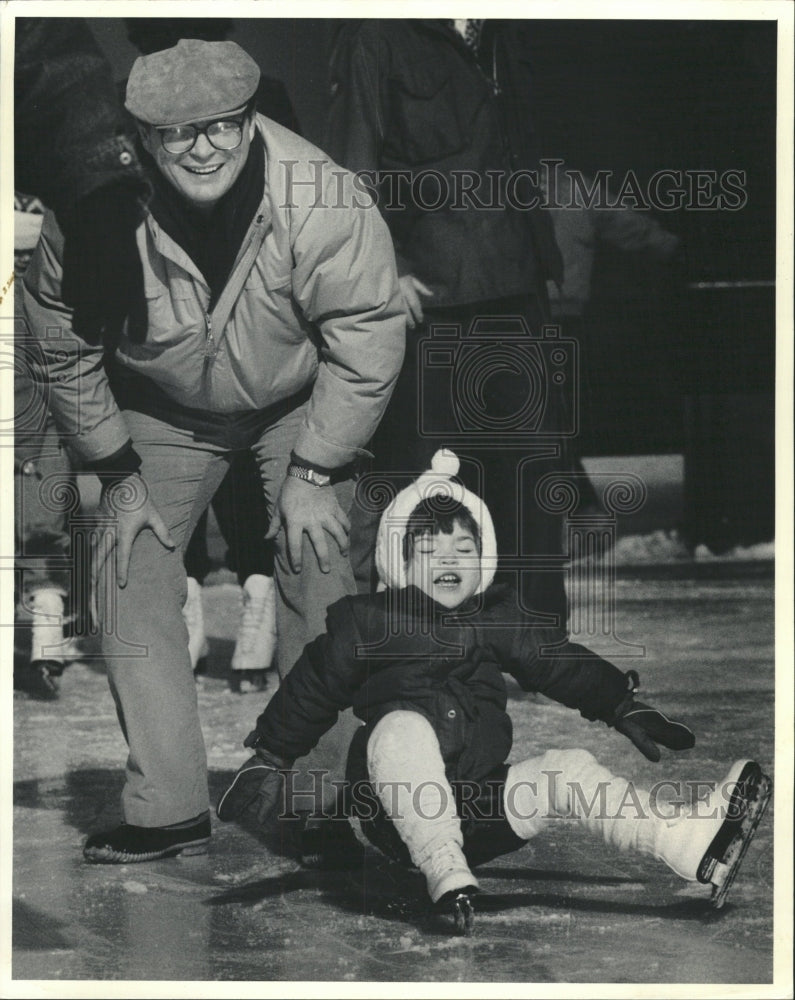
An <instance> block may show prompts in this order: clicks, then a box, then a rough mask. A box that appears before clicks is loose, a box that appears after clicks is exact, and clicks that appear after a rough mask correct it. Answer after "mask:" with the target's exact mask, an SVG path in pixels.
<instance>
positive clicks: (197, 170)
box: [182, 163, 223, 177]
mask: <svg viewBox="0 0 795 1000" xmlns="http://www.w3.org/2000/svg"><path fill="white" fill-rule="evenodd" d="M222 166H223V163H214V164H213V165H212V166H209V167H188V166H185V164H183V165H182V169H183V170H187V171H188V173H189V174H197V175H198V176H199V177H207V176H208V175H209V174H215V173H217V172H218V171H219V170H220V169H221V167H222Z"/></svg>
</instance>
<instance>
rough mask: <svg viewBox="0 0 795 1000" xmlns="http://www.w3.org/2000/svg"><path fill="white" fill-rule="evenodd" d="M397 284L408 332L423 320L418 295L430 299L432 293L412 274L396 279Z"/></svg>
mask: <svg viewBox="0 0 795 1000" xmlns="http://www.w3.org/2000/svg"><path fill="white" fill-rule="evenodd" d="M398 282H399V284H400V294H401V295H402V296H403V308H404V310H405V312H406V317H407V323H406V325H407V326H408V328H409V330H413V329H414V327H415V326H417V325H418V324H419V323H422V321H423V318H424V314H423V311H422V301H421V300H420V295H425V296H427V297H428V298H430V297H431V296H432V295H433V292H432V291H431V290H430V288H428V287H426V286H425V285H423V283H422V282H421V281H420V280H419V278H415V277H414V275H413V274H404V275H403V277H402V278H399V279H398Z"/></svg>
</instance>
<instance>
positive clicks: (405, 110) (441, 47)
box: [326, 20, 562, 306]
mask: <svg viewBox="0 0 795 1000" xmlns="http://www.w3.org/2000/svg"><path fill="white" fill-rule="evenodd" d="M524 31H526V28H525V27H523V25H522V22H518V21H516V22H514V21H487V22H486V25H485V27H484V32H483V38H482V43H481V54H480V60H478V59H476V58H475V56H474V54H473V53H472V52H471V51H470V49H469V48H468V47H467V45H466V44H465V42H464V41H463V39H462V38H461V36H460V35H459V34H458V32H456V31H455V30H454V29H453V28H452V27H450V26H448V25H447V24H446V23H445V22H444V21H433V20H380V21H364V22H354V23H352V24H347V25H344V26H343V27H341V28H340V29H339V32H338V35H337V39H336V43H335V45H334V49H333V53H332V59H331V95H332V96H331V103H330V107H329V115H328V127H327V139H326V148H327V150H328V152H329V153H330V155H331V156H332V157H333V158H334V159H335V160H337V162H339V163H341V164H342V165H343V166H345V167H347V168H348V169H350V170H353V171H364V172H366V173H365V174H364V175H363V176H364V177H365V178H366V179H367V180H368V183H371V182H372V178H373V177H374V176H375V175H376V174H377V173H380V177H381V183H380V185H379V184H378V183H376V184H375V185H374V186H375V187H376V189H377V197H378V199H379V207H380V208H381V210H382V212H383V214H384V217H385V218H386V220H387V222H388V224H389V227H390V230H391V232H392V237H393V239H394V241H395V251H396V256H397V261H398V271H399V273H400V274H401V275H403V274H413V275H415V276H416V277H417V278H419V279H420V280H421V281H423V282H424V283H425V284H427V285H428V286H429V287H430V288H431V290H432V291H433V293H434V298H433V300H432V304H433V305H434V306H449V305H462V304H466V303H470V302H478V301H485V300H490V299H497V298H504V297H507V296H513V295H527V294H532V293H533V292H534V291H535V292H537V291H538V285H539V283H541V284H542V285H543V281H544V279H547V278H551V279H555V280H560V279H561V277H562V263H561V261H560V256H559V253H558V250H557V247H556V245H555V240H554V235H553V232H552V226H551V223H550V220H549V219H548V218H546V217H545V214H544V213H543V212H541V211H539V210H533V211H525V210H523V209H522V208H521V207H513V208H512V207H511V205H514V206H518V205H519V206H520V205H530V204H532V201H531V199H532V191H531V188H530V185H528V184H527V183H526V180H525V181H522V182H520V183H519V184H518V185H517V186H516V187H515V188H514V187H510V186H508V187H507V190H506V185H509V181H508V179H509V178H510V177H511V176H512V175H516V176H518V173H517V172H519V171H525V172H526V171H528V170H533V169H537V158H536V155H535V150H534V142H533V131H532V122H531V117H530V109H529V106H528V101H527V97H528V95H529V93H530V89H531V82H530V78H529V77H530V74H529V64H528V59H527V52H528V46H527V44H526V43H527V39H526V38H525V37H524V35H523V32H524ZM465 177H467V178H468V180H464V178H465ZM423 178H424V179H423ZM473 183H474V184H475V193H474V195H472V196H470V195H466V194H463V193H462V192H461V184H464V185H465V186H469V187H471V186H472V184H473ZM495 184H496V187H495ZM437 201H439V204H438V205H437V204H436V202H437ZM499 205H503V207H502V208H500V207H498V206H499ZM390 206H391V207H390Z"/></svg>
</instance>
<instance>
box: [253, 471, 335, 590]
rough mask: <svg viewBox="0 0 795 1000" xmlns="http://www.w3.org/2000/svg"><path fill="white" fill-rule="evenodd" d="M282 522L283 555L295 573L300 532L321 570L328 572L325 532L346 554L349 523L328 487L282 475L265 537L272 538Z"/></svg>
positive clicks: (297, 570)
mask: <svg viewBox="0 0 795 1000" xmlns="http://www.w3.org/2000/svg"><path fill="white" fill-rule="evenodd" d="M282 522H283V523H284V531H285V536H286V539H287V555H288V557H289V559H290V564H291V565H292V567H293V569H294V570H295V572H296V573H300V572H301V548H302V545H303V540H304V532H306V534H307V535H308V536H309V540H310V542H311V543H312V547H313V548H314V550H315V555H316V556H317V562H318V565H319V566H320V569H321V571H322V572H323V573H328V572H329V570H330V569H331V563H330V561H329V552H328V542H327V540H326V533H327V532H328V534H329V535H331V537H332V538H333V539H334V541H335V542H336V543H337V545H338V546H339V550H340V552H341V553H342V555H347V554H348V533H349V532H350V530H351V524H350V521H349V520H348V518H347V516H346V514H345V511H344V510H343V509H342V507H340V505H339V503H338V502H337V497H336V494H335V493H334V490H333V489H332V487H331V486H320V487H318V486H313V485H312V484H311V483H306V482H304V481H303V480H301V479H296V477H295V476H286V477H285V480H284V485H283V486H282V489H281V493H280V494H279V499H278V501H277V503H276V509H275V510H274V513H273V516H272V518H271V526H270V529H269V531H268V533H267V535H266V536H265V537H266V539H272V538H275V537H276V535H277V534H278V533H279V528H280V527H281V525H282Z"/></svg>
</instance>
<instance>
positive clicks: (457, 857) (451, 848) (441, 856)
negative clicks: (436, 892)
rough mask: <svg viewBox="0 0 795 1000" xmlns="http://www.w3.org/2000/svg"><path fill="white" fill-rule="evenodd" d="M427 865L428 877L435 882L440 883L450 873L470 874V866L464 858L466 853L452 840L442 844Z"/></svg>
mask: <svg viewBox="0 0 795 1000" xmlns="http://www.w3.org/2000/svg"><path fill="white" fill-rule="evenodd" d="M426 864H427V876H428V878H429V879H432V880H434V881H438V880H439V879H441V878H442V877H443V876H444V875H446V874H447V873H448V872H454V871H461V872H469V865H468V864H467V862H466V858H465V857H464V852H463V851H462V850H461V848H460V847H459V846H458V844H456V843H455V841H452V840H449V841H447V843H445V844H442V846H441V847H437V848H436V850H435V851H434V852H433V854H431V856H430V857H429V858H428V861H427V863H426ZM423 867H425V866H423Z"/></svg>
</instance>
